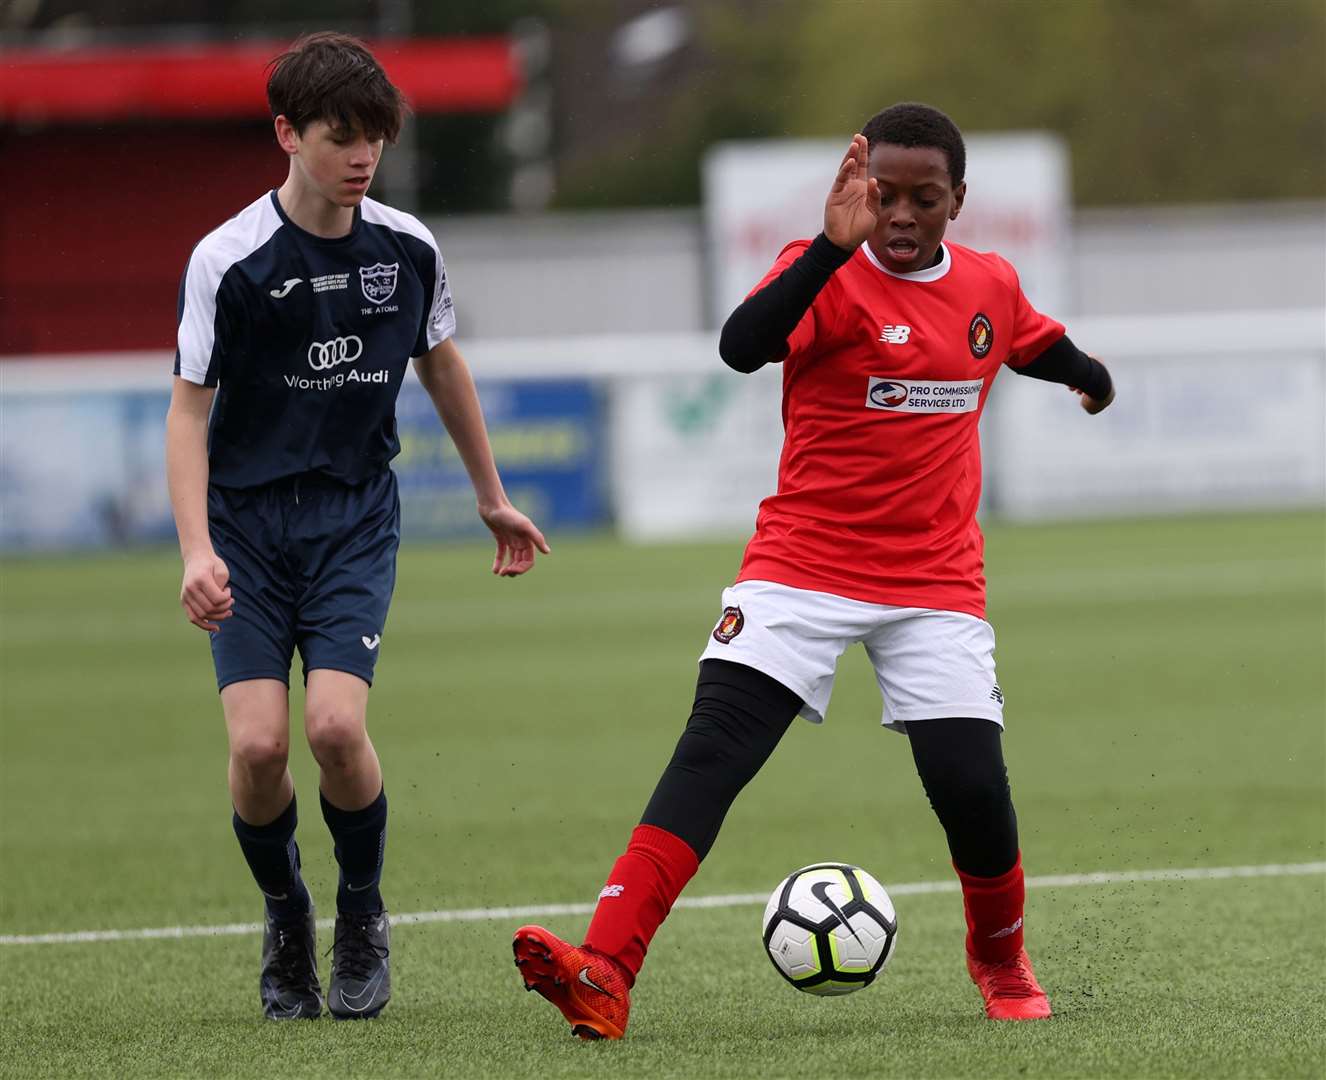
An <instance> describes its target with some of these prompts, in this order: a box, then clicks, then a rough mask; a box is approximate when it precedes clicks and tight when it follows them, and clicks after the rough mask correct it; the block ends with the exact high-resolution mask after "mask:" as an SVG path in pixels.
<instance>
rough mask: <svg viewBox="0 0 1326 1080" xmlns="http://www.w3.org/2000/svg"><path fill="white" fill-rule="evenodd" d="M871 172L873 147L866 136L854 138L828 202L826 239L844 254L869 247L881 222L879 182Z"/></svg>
mask: <svg viewBox="0 0 1326 1080" xmlns="http://www.w3.org/2000/svg"><path fill="white" fill-rule="evenodd" d="M869 171H870V146H869V144H868V143H867V142H866V137H865V136H864V135H853V136H852V145H851V146H849V147H848V148H847V156H846V157H844V158H843V163H842V164H841V165H839V166H838V175H837V176H836V177H834V180H833V187H832V188H830V189H829V197H828V198H827V199H825V200H824V235H825V236H826V237H828V238H829V240H830V241H831V242H832V243H833V244H835V245H837V246H838V247H840V248H842V249H843V250H844V251H851V250H854V249H856V248H858V247H860V246H861V245H862V244H863V243H865V241H866V238H867V237H868V236H869V235H870V234H871V233H872V232H874V231H875V224H876V223H877V222H878V220H879V181H878V180H876V179H875V178H874V177H872V176H869V175H868V173H869Z"/></svg>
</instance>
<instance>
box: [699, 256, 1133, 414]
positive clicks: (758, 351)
mask: <svg viewBox="0 0 1326 1080" xmlns="http://www.w3.org/2000/svg"><path fill="white" fill-rule="evenodd" d="M852 254H853V253H852V252H850V251H844V250H843V249H842V248H840V247H838V246H837V245H836V244H834V243H833V242H832V241H830V240H829V238H828V237H826V236H825V235H824V234H823V233H820V234H819V235H818V236H817V237H815V239H814V240H812V241H811V243H810V247H808V248H806V250H805V251H803V252H802V253H801V255H800V256H799V257H798V258H797V259H796V260H795V261H794V262H793V263H792V264H791V265H790V266H789V267H788V268H787V269H786V270H784V271H783V272H782V273H781V274H779V275H778V277H776V278H775V279H774V280H773V281H771V282H769V284H767V285H766V286H764V288H762V289H760V290H759V291H758V292H756V293H753V294H752V295H750V296H748V297H747V298H746V299H745V300H743V301H742V302H741V303H740V304H738V305H737V307H736V309H735V310H734V311H733V312H732V314H731V315H729V316H728V319H727V322H725V323H724V324H723V332H722V334H721V335H720V336H719V339H718V354H719V356H721V357H722V358H723V363H725V364H727V366H728V367H730V368H732V369H733V370H735V371H741V372H745V373H747V374H749V373H750V372H753V371H758V370H759V369H760V368H762V367H763V366H764V365H765V364H771V363H775V362H777V361H779V360H782V359H783V358H784V357H785V356H787V339H788V337H790V336H791V334H792V331H793V330H795V329H796V325H797V323H799V322H800V321H801V317H802V316H803V315H805V313H806V312H807V311H808V310H810V305H811V304H813V303H814V302H815V297H816V296H818V295H819V292H820V290H821V289H822V288H824V286H825V285H826V284H827V283H828V280H829V278H831V277H833V275H834V273H835V272H836V271H837V270H838V268H839V267H840V266H843V265H844V264H845V263H846V262H847V261H848V260H849V259H850V258H851V257H852ZM1013 370H1014V371H1016V372H1017V373H1018V374H1019V375H1027V376H1030V377H1031V378H1033V379H1044V380H1045V381H1046V382H1056V383H1063V384H1064V385H1065V386H1073V387H1076V388H1077V389H1078V390H1081V391H1082V392H1083V393H1085V394H1087V395H1088V396H1089V397H1092V398H1095V399H1096V400H1097V401H1103V400H1105V398H1107V397H1109V394H1110V390H1111V389H1112V387H1113V383H1112V381H1111V380H1110V373H1109V372H1108V371H1107V370H1106V369H1105V365H1104V364H1102V363H1100V361H1098V360H1096V359H1094V358H1092V357H1090V356H1088V355H1087V354H1086V353H1084V352H1082V350H1081V349H1079V348H1078V347H1077V346H1076V345H1074V344H1073V343H1072V342H1071V341H1070V340H1069V339H1068V337H1067V335H1065V336H1064V337H1061V338H1060V339H1059V340H1058V341H1056V342H1055V343H1054V344H1053V345H1051V346H1049V348H1047V349H1045V351H1044V352H1042V353H1041V354H1040V355H1039V356H1037V357H1036V358H1035V359H1034V360H1032V361H1031V362H1030V363H1028V364H1024V365H1023V366H1022V367H1018V368H1014V369H1013Z"/></svg>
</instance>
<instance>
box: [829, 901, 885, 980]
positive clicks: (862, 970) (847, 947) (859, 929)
mask: <svg viewBox="0 0 1326 1080" xmlns="http://www.w3.org/2000/svg"><path fill="white" fill-rule="evenodd" d="M891 937H892V935H891V934H890V933H889V930H888V928H887V927H884V926H880V924H879V922H878V920H876V919H875V918H874V917H872V916H870V915H867V914H866V913H865V912H864V911H858V912H856V913H855V914H854V915H850V916H848V919H847V924H846V925H845V926H844V925H840V926H835V927H834V928H833V929H832V930H830V931H829V951H830V953H831V954H832V956H833V961H832V964H831V966H832V968H833V970H834V971H841V972H842V973H843V974H845V975H847V974H851V975H856V974H861V975H865V974H867V973H869V972H872V971H874V970H875V967H876V965H877V964H879V962H880V957H884V963H885V964H887V963H888V962H889V960H888V957H887V956H884V952H885V950H886V949H889V944H890V938H891ZM889 952H890V953H892V950H891V949H889ZM880 967H881V968H882V967H883V965H880Z"/></svg>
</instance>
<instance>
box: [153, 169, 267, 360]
mask: <svg viewBox="0 0 1326 1080" xmlns="http://www.w3.org/2000/svg"><path fill="white" fill-rule="evenodd" d="M280 227H281V216H280V215H279V214H278V213H277V212H276V208H275V207H274V206H272V196H271V192H267V193H265V194H264V195H263V196H262V197H261V198H259V199H255V200H254V201H253V202H251V203H249V205H248V206H246V207H245V208H244V209H243V210H241V211H240V212H239V213H238V214H236V215H235V216H234V217H233V218H231V219H230V220H229V221H227V222H226V223H225V224H224V225H220V226H218V227H217V228H215V229H213V230H212V231H211V232H210V233H208V234H207V235H206V236H204V237H203V238H202V239H201V240H200V241H199V242H198V246H197V247H196V248H194V249H193V254H192V255H190V256H189V267H188V270H186V271H185V276H184V310H183V312H182V313H181V315H180V327H179V335H178V338H177V341H176V347H177V348H178V349H179V357H180V377H181V378H182V379H187V380H188V381H189V382H193V383H202V382H204V381H205V380H206V377H207V369H208V368H209V367H210V366H211V363H212V350H213V348H214V347H215V345H216V341H215V335H216V294H217V290H218V289H219V288H220V287H221V279H222V278H223V277H224V276H225V274H226V271H227V270H229V269H230V268H231V267H232V266H234V265H235V264H236V263H237V262H240V261H241V260H243V259H246V258H248V257H249V256H250V255H252V254H253V253H254V252H255V251H257V250H258V249H259V248H260V247H262V246H263V244H265V243H267V241H268V240H270V239H271V238H272V234H273V233H275V232H276V230H277V229H279V228H280Z"/></svg>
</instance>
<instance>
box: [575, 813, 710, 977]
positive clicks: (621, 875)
mask: <svg viewBox="0 0 1326 1080" xmlns="http://www.w3.org/2000/svg"><path fill="white" fill-rule="evenodd" d="M699 867H700V860H699V859H698V858H697V857H696V854H695V852H694V850H692V848H691V846H690V845H689V844H687V843H686V841H685V840H682V839H681V838H680V837H678V836H674V835H673V834H672V833H670V832H668V831H667V830H666V829H660V828H656V827H655V826H653V825H637V826H636V828H635V831H634V832H632V833H631V842H630V843H629V844H628V845H627V846H626V851H625V852H624V853H623V854H622V856H621V857H620V858H619V859H618V860H617V861H616V863H614V864H613V867H612V873H610V874H609V875H608V880H607V882H606V884H604V886H603V889H602V891H601V892H600V893H599V902H598V907H596V908H595V909H594V916H593V918H592V919H591V920H590V923H589V930H588V931H586V933H585V946H586V948H589V949H593V950H594V951H595V952H597V953H601V954H603V955H604V956H609V957H611V958H612V959H613V960H615V961H617V963H618V964H620V965H621V967H622V968H623V969H624V971H625V973H626V981H627V985H628V986H634V985H635V977H636V976H637V975H638V974H639V973H640V967H641V965H642V964H644V962H645V952H646V951H647V950H648V949H649V943H650V941H652V940H653V937H654V934H655V933H656V932H657V931H658V928H659V926H661V925H662V923H663V920H664V919H666V918H667V917H668V912H670V911H671V910H672V905H673V904H675V903H676V901H677V897H678V896H680V895H681V891H682V889H684V888H685V887H686V883H687V882H689V881H690V880H691V878H692V877H694V876H695V871H696V870H698V869H699Z"/></svg>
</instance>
